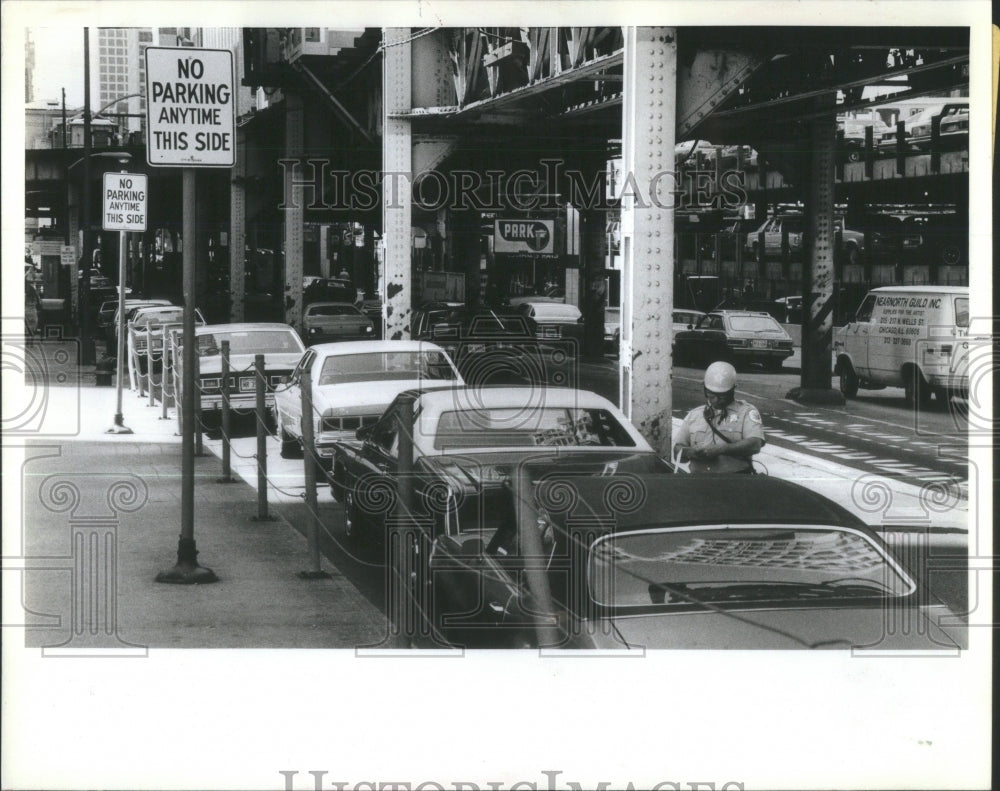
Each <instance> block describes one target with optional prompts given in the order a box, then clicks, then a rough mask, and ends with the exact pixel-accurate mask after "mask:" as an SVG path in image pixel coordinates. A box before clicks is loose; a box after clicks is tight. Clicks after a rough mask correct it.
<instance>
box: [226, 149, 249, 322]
mask: <svg viewBox="0 0 1000 791" xmlns="http://www.w3.org/2000/svg"><path fill="white" fill-rule="evenodd" d="M246 177H247V155H246V132H244V131H242V130H237V131H236V166H235V167H234V168H233V177H232V179H231V183H230V187H229V320H230V321H243V319H244V316H245V313H244V309H243V305H244V301H243V297H244V290H245V289H244V279H245V267H246V258H245V255H246V243H247V205H246Z"/></svg>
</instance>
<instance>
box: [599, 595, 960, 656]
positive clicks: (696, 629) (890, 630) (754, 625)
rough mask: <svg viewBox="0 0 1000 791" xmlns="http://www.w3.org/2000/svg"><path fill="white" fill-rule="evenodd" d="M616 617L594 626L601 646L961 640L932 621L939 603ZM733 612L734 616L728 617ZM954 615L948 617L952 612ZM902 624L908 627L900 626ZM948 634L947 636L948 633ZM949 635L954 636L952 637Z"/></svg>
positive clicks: (924, 645)
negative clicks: (921, 607) (607, 627)
mask: <svg viewBox="0 0 1000 791" xmlns="http://www.w3.org/2000/svg"><path fill="white" fill-rule="evenodd" d="M728 613H729V614H724V613H717V612H702V613H692V612H684V613H669V614H666V613H665V614H654V615H635V616H620V617H616V618H612V619H610V620H611V621H612V622H613V624H614V627H615V630H617V632H618V633H619V634H620V635H621V637H620V638H619V639H616V635H615V630H603V629H599V630H595V631H596V635H595V638H594V642H599V643H600V645H599V646H598V647H601V648H622V647H623V646H622V644H621V640H624V641H625V643H626V644H627V645H628V647H630V648H640V647H645V648H699V649H721V648H736V649H756V648H766V649H784V648H832V649H839V650H842V651H843V650H847V649H851V648H857V649H865V650H870V651H888V650H897V649H901V650H917V649H923V650H933V651H945V650H953V649H955V648H956V647H958V644H960V643H964V642H965V640H964V638H963V637H962V636H960V635H958V634H956V633H955V632H954V631H953V630H950V629H949V630H948V632H946V631H945V630H944V629H942V628H941V627H940V626H938V625H937V623H936V621H937V620H938V618H939V617H941V616H951V615H952V614H951V613H950V611H949V610H948V609H947V608H946V607H944V606H943V605H941V606H935V607H929V608H925V609H924V610H923V611H921V612H919V614H918V611H917V610H916V609H915V608H913V609H911V608H902V607H900V608H899V609H893V608H884V607H882V606H881V605H880V604H876V605H875V606H870V607H863V606H845V607H815V606H811V607H802V608H796V609H774V610H738V611H737V610H729V611H728ZM732 616H735V617H732ZM952 617H954V616H952ZM903 625H907V626H909V628H908V629H907V628H900V627H901V626H903ZM949 633H950V634H951V636H949ZM952 637H955V639H952Z"/></svg>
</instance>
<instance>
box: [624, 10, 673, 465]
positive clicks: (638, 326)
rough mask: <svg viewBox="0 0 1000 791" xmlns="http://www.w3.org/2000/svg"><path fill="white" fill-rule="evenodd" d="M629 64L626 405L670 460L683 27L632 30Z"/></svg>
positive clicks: (626, 118)
mask: <svg viewBox="0 0 1000 791" xmlns="http://www.w3.org/2000/svg"><path fill="white" fill-rule="evenodd" d="M624 60H625V69H624V71H625V74H624V107H623V112H622V183H623V185H624V186H623V193H622V201H621V203H622V244H621V249H622V317H621V319H622V341H623V343H622V350H621V356H620V358H619V368H620V373H621V379H620V381H621V398H620V403H621V406H622V409H623V410H624V411H625V412H626V414H627V415H628V416H629V418H630V419H631V420H632V423H633V424H634V425H635V426H636V427H637V428H638V429H639V430H640V431H641V432H642V434H643V436H645V437H646V439H647V440H648V441H649V443H650V444H651V445H652V446H653V448H655V449H656V450H658V451H659V452H660V453H662V454H664V455H667V456H669V454H670V450H671V448H670V433H671V432H670V429H671V408H672V405H673V398H672V387H671V381H670V378H671V350H670V345H671V342H672V340H673V322H672V319H671V311H672V309H673V301H674V293H673V292H674V214H673V199H674V196H673V194H672V192H671V191H672V190H673V188H674V181H673V179H672V178H670V176H669V174H670V173H672V172H673V170H674V137H675V128H676V96H677V35H676V29H675V28H668V27H639V28H635V27H629V28H626V29H625V53H624ZM663 173H666V174H668V175H667V176H664V177H660V178H657V176H658V175H659V174H663Z"/></svg>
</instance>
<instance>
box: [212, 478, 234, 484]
mask: <svg viewBox="0 0 1000 791" xmlns="http://www.w3.org/2000/svg"><path fill="white" fill-rule="evenodd" d="M215 482H216V483H239V479H237V478H233V477H228V478H227V477H223V478H216V479H215Z"/></svg>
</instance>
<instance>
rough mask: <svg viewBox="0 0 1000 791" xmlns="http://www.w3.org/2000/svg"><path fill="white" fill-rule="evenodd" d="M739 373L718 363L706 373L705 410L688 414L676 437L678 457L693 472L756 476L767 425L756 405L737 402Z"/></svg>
mask: <svg viewBox="0 0 1000 791" xmlns="http://www.w3.org/2000/svg"><path fill="white" fill-rule="evenodd" d="M735 394H736V369H735V368H733V366H732V365H730V364H729V363H727V362H721V361H720V362H714V363H712V364H711V365H710V366H708V368H707V369H706V370H705V401H706V402H707V403H706V405H705V406H703V407H697V408H695V409H692V410H691V411H690V412H688V414H687V416H685V418H684V422H683V423H682V424H681V427H680V429H678V431H677V434H676V435H675V437H674V450H675V454H676V453H677V452H679V454H680V460H681V461H689V462H691V472H693V473H696V472H737V473H738V472H742V473H752V472H753V456H754V454H755V453H758V452H759V451H760V449H761V447H762V446H763V445H764V425H763V423H762V422H761V419H760V412H758V411H757V409H756V407H754V406H753V405H752V404H748V403H747V402H746V401H740V400H738V399H736V398H735Z"/></svg>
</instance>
